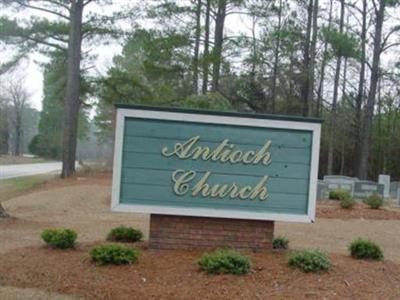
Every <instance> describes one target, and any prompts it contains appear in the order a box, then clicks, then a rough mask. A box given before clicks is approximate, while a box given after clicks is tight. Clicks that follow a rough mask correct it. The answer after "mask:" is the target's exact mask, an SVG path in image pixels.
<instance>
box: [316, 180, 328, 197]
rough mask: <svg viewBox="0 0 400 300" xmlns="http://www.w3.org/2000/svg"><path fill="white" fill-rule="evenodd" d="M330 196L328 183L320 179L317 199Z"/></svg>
mask: <svg viewBox="0 0 400 300" xmlns="http://www.w3.org/2000/svg"><path fill="white" fill-rule="evenodd" d="M326 198H328V185H327V184H326V183H325V182H324V181H323V180H318V185H317V200H324V199H326Z"/></svg>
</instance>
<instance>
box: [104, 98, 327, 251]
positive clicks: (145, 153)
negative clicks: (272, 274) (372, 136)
mask: <svg viewBox="0 0 400 300" xmlns="http://www.w3.org/2000/svg"><path fill="white" fill-rule="evenodd" d="M320 126H321V124H320V121H319V120H317V119H304V118H298V117H278V116H271V115H258V114H247V113H246V114H243V113H222V112H210V111H197V110H186V109H168V108H154V107H143V106H126V105H119V106H117V119H116V136H115V151H114V173H113V188H112V210H113V211H120V212H138V213H149V214H151V221H150V247H153V248H160V249H210V248H218V247H233V248H243V249H252V250H262V249H267V248H269V247H270V245H271V241H272V237H273V226H274V221H289V222H313V221H314V219H315V201H316V192H317V176H318V159H319V143H320Z"/></svg>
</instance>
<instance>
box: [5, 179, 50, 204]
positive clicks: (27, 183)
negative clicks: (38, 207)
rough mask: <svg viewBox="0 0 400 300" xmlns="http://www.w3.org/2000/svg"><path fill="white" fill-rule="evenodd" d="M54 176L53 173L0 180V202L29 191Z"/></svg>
mask: <svg viewBox="0 0 400 300" xmlns="http://www.w3.org/2000/svg"><path fill="white" fill-rule="evenodd" d="M55 178H56V175H54V174H41V175H34V176H26V177H17V178H11V179H4V180H0V202H2V201H5V200H8V199H10V198H13V197H16V196H18V195H21V194H23V193H26V192H29V191H30V190H32V189H34V188H35V187H38V186H40V185H42V184H44V183H46V182H48V181H51V180H53V179H55Z"/></svg>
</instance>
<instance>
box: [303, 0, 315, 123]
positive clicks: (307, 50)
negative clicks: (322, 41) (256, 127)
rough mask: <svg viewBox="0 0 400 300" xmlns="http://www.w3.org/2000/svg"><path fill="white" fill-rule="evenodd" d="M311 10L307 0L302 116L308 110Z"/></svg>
mask: <svg viewBox="0 0 400 300" xmlns="http://www.w3.org/2000/svg"><path fill="white" fill-rule="evenodd" d="M312 12H313V0H309V2H308V6H307V29H306V38H305V41H304V43H305V44H304V66H303V74H305V75H304V80H303V84H302V87H301V100H302V102H303V116H306V115H307V112H308V103H307V101H308V83H309V80H310V78H309V77H308V76H309V72H308V70H309V68H310V43H311V41H310V39H311V30H312Z"/></svg>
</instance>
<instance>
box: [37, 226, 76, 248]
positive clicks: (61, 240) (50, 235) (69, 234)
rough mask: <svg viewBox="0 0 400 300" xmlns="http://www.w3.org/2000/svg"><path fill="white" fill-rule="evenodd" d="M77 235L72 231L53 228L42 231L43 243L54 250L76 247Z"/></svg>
mask: <svg viewBox="0 0 400 300" xmlns="http://www.w3.org/2000/svg"><path fill="white" fill-rule="evenodd" d="M77 236H78V235H77V234H76V232H75V231H73V230H71V229H64V228H51V229H45V230H43V231H42V234H41V237H42V239H43V241H44V242H45V243H46V244H47V245H49V246H51V247H54V248H60V249H67V248H72V247H74V244H75V241H76V238H77Z"/></svg>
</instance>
